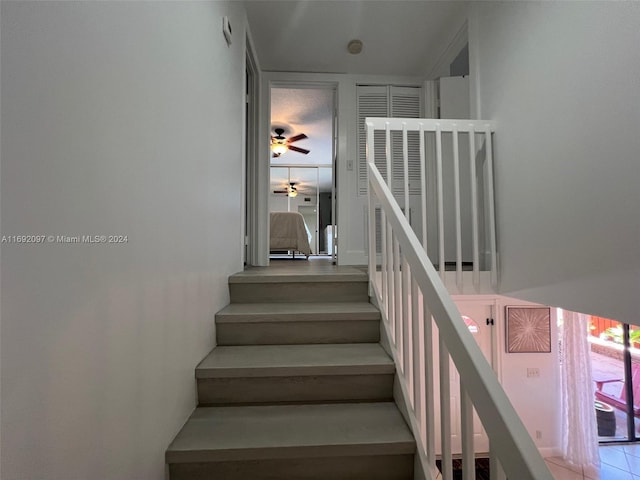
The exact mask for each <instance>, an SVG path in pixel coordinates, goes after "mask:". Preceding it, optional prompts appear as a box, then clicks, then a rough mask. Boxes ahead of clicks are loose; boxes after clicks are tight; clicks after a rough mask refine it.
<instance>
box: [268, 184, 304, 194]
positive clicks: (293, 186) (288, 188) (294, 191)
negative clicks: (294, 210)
mask: <svg viewBox="0 0 640 480" xmlns="http://www.w3.org/2000/svg"><path fill="white" fill-rule="evenodd" d="M297 184H298V183H297V182H289V185H287V186H286V187H285V189H283V190H274V191H273V193H286V194H287V195H288V196H289V197H296V196H298V189H297V188H296V185H297Z"/></svg>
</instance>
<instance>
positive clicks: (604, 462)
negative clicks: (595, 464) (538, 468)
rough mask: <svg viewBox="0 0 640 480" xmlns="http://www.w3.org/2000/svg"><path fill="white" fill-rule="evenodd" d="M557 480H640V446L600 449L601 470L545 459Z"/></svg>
mask: <svg viewBox="0 0 640 480" xmlns="http://www.w3.org/2000/svg"><path fill="white" fill-rule="evenodd" d="M545 461H546V462H547V465H548V466H549V469H550V470H551V473H552V474H553V476H554V478H555V479H556V480H640V444H628V445H607V446H601V447H600V468H599V469H596V468H588V469H582V468H580V467H575V466H573V465H567V464H566V463H565V462H564V461H563V460H562V458H559V457H549V458H545Z"/></svg>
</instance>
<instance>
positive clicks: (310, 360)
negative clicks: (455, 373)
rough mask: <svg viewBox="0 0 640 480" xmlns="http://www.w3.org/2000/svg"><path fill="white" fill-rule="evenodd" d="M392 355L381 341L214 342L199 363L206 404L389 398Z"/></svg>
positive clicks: (200, 394) (200, 386) (201, 397)
mask: <svg viewBox="0 0 640 480" xmlns="http://www.w3.org/2000/svg"><path fill="white" fill-rule="evenodd" d="M394 372H395V367H394V364H393V361H392V360H391V358H389V356H388V355H387V354H386V352H385V351H384V350H383V349H382V347H381V346H380V345H379V344H377V343H371V344H367V343H360V344H326V345H325V344H319V345H259V346H236V347H217V348H215V349H214V350H213V351H212V352H211V353H210V354H209V355H208V356H207V357H206V358H205V359H204V360H203V361H202V362H201V363H200V365H199V366H198V367H197V368H196V378H197V382H198V400H199V404H200V405H201V406H202V405H219V404H223V405H228V404H259V403H283V402H284V403H293V402H307V403H322V402H333V401H351V402H353V401H385V400H391V399H392V398H393V376H394Z"/></svg>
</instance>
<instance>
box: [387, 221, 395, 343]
mask: <svg viewBox="0 0 640 480" xmlns="http://www.w3.org/2000/svg"><path fill="white" fill-rule="evenodd" d="M387 262H388V263H387V317H388V319H389V327H390V330H389V331H390V334H391V341H392V342H393V344H394V345H395V341H396V335H395V332H396V327H395V319H396V317H395V298H394V296H393V295H394V293H395V288H394V285H393V280H394V275H395V273H394V266H393V230H392V228H391V226H388V227H387Z"/></svg>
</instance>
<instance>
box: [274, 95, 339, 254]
mask: <svg viewBox="0 0 640 480" xmlns="http://www.w3.org/2000/svg"><path fill="white" fill-rule="evenodd" d="M270 95H271V96H270V107H271V119H270V121H271V122H270V123H271V125H270V130H271V133H270V135H271V142H270V147H271V151H270V155H269V156H270V168H269V171H270V179H269V180H270V182H269V187H270V188H269V212H270V214H272V213H276V212H296V213H299V214H301V216H302V219H303V220H304V226H305V228H306V230H307V232H308V240H309V247H310V251H311V255H313V256H324V257H330V258H331V259H332V261H333V263H336V260H337V248H336V245H337V242H336V239H337V229H336V214H335V212H336V179H335V172H336V169H335V165H336V142H337V138H336V133H335V132H336V131H337V130H336V123H337V120H336V100H335V97H336V87H335V85H327V86H324V85H320V86H319V85H318V84H313V85H304V84H295V85H289V84H280V83H279V84H277V85H271V88H270ZM274 235H278V232H271V236H272V237H273V236H274ZM282 253H283V252H281V251H274V250H273V249H271V248H270V257H271V258H274V255H278V254H280V255H281V254H282ZM288 253H293V252H288Z"/></svg>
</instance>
